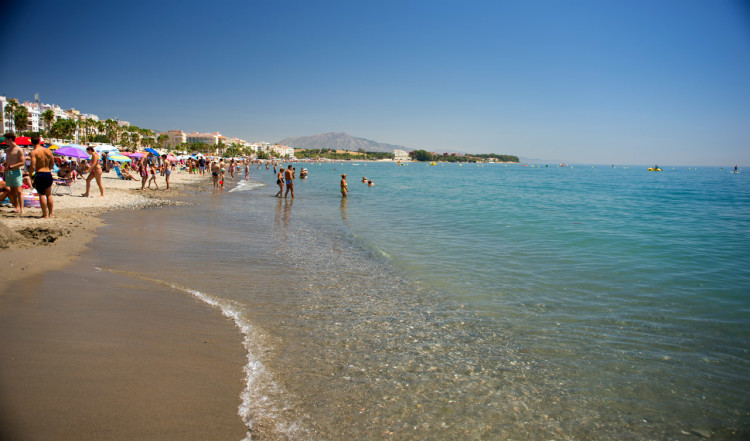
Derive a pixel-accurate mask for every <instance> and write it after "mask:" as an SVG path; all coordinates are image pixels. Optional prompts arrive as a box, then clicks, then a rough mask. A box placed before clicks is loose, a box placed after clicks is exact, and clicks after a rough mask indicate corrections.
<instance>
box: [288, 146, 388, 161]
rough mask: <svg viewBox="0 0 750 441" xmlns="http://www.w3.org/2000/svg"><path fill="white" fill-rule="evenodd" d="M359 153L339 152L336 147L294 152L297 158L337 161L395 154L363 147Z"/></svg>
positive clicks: (369, 158) (376, 158) (384, 156)
mask: <svg viewBox="0 0 750 441" xmlns="http://www.w3.org/2000/svg"><path fill="white" fill-rule="evenodd" d="M357 153H358V154H353V153H351V152H344V153H338V152H336V150H334V149H303V150H298V151H295V152H294V156H295V157H296V158H301V159H315V158H324V159H331V160H336V161H347V160H380V159H393V158H394V157H395V156H394V155H393V153H390V152H367V151H365V150H363V149H359V150H358V151H357Z"/></svg>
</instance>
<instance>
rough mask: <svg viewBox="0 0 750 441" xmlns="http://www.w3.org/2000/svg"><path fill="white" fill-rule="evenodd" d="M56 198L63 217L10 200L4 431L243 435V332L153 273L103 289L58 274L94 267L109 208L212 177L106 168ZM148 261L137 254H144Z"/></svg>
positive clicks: (1, 253)
mask: <svg viewBox="0 0 750 441" xmlns="http://www.w3.org/2000/svg"><path fill="white" fill-rule="evenodd" d="M92 184H94V185H92V187H93V188H92V190H91V194H92V195H93V194H96V195H97V196H91V197H88V198H84V197H81V196H80V195H81V194H82V193H83V192H84V191H85V181H78V182H77V183H75V184H73V187H72V195H54V196H53V197H54V204H55V208H54V216H55V217H54V218H53V219H40V218H39V217H40V215H41V210H40V209H38V208H28V207H27V208H26V209H25V213H24V214H23V215H22V216H19V215H18V214H15V213H12V212H11V209H10V208H0V224H2V225H0V247H1V248H0V263H2V264H3V268H4V271H3V272H2V275H1V276H0V286H1V287H0V322H1V323H2V325H0V347H2V348H3V350H2V352H0V439H24V440H36V439H40V440H41V439H70V440H73V439H76V440H86V439H90V440H103V439H167V440H168V439H174V440H183V439H216V440H228V439H238V440H239V439H242V438H243V437H245V436H246V434H247V428H246V427H245V425H244V424H243V422H242V420H241V418H240V417H239V415H238V413H237V409H238V406H239V405H240V402H241V400H240V393H241V391H242V389H243V382H244V379H243V367H244V364H245V362H246V360H245V356H246V355H245V352H244V350H243V347H242V338H241V335H240V333H239V332H238V331H237V329H236V328H235V327H234V324H233V323H232V321H230V320H228V319H226V318H225V317H223V316H222V315H221V314H220V312H218V311H216V310H213V309H211V308H210V307H209V306H207V305H205V304H203V303H201V302H199V301H197V300H195V299H194V298H192V297H189V296H185V295H184V293H179V292H175V291H173V290H170V289H169V288H167V287H159V286H154V284H151V283H148V282H137V283H135V284H133V283H132V281H125V280H123V281H122V282H121V283H122V284H126V283H127V284H128V285H129V286H127V289H118V290H117V291H116V292H115V293H112V292H109V291H108V290H106V289H102V287H103V286H106V285H105V283H112V279H113V278H117V277H118V276H116V275H112V274H107V277H108V279H107V281H106V282H104V281H103V280H99V279H100V277H103V275H98V274H97V273H96V272H95V271H93V270H92V272H91V274H90V275H87V276H86V277H85V278H83V279H81V280H70V279H69V278H68V279H66V278H59V279H58V278H57V277H56V275H57V274H61V273H60V272H61V271H62V270H64V269H65V268H68V267H69V266H71V265H78V264H80V265H83V266H88V267H90V268H94V266H95V263H96V262H89V261H87V257H86V250H87V245H88V244H89V243H90V242H91V240H92V239H93V238H94V237H95V236H94V235H95V234H96V231H97V228H99V227H101V226H102V225H104V223H103V221H102V220H101V218H100V217H99V216H100V215H101V214H102V213H104V212H107V211H112V210H135V209H141V208H145V207H153V206H160V205H167V204H174V203H177V202H175V201H174V200H173V198H174V197H175V196H178V195H179V194H181V192H191V191H203V190H204V189H205V188H209V187H210V179H209V178H208V177H199V176H197V175H189V174H187V173H185V172H182V173H173V174H172V177H171V184H172V185H171V186H172V189H170V190H169V191H165V190H163V188H164V181H163V178H160V180H159V185H160V188H161V189H160V190H148V189H147V190H145V191H141V190H140V181H123V180H119V179H117V178H116V175H115V174H114V173H113V172H112V173H109V174H104V177H103V185H104V188H105V196H104V197H99V196H98V188H97V187H96V185H95V183H94V182H92ZM134 258H137V256H134Z"/></svg>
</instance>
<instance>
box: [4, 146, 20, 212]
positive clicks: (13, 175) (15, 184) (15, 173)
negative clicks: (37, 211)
mask: <svg viewBox="0 0 750 441" xmlns="http://www.w3.org/2000/svg"><path fill="white" fill-rule="evenodd" d="M5 143H6V144H8V149H7V150H6V151H5V184H6V185H7V186H8V187H9V188H10V194H9V195H8V199H10V203H11V204H13V212H14V213H18V214H23V196H21V188H22V187H23V166H24V163H25V155H24V154H23V150H21V147H19V146H18V145H16V134H15V133H13V132H8V133H6V134H5Z"/></svg>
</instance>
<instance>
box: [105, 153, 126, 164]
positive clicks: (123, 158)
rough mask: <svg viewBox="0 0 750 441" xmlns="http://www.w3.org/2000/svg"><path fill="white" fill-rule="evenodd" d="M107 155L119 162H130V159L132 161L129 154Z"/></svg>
mask: <svg viewBox="0 0 750 441" xmlns="http://www.w3.org/2000/svg"><path fill="white" fill-rule="evenodd" d="M107 157H108V158H109V159H111V160H113V161H117V162H130V161H131V159H130V158H128V157H127V156H123V155H115V154H111V155H109V156H107Z"/></svg>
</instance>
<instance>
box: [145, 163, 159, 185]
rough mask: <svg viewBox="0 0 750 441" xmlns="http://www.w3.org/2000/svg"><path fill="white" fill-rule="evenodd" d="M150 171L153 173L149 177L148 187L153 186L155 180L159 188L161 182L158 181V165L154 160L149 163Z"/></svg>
mask: <svg viewBox="0 0 750 441" xmlns="http://www.w3.org/2000/svg"><path fill="white" fill-rule="evenodd" d="M148 168H149V173H150V174H151V177H150V178H149V179H148V188H149V189H150V188H151V183H152V182H153V183H154V185H155V186H156V189H157V190H158V189H159V184H158V183H157V182H156V166H155V165H154V163H153V162H151V163H149V165H148Z"/></svg>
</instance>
